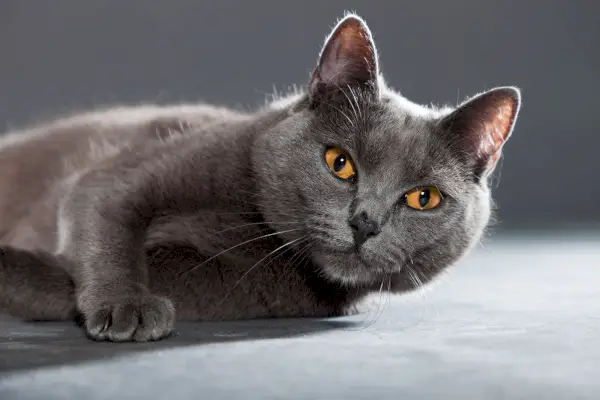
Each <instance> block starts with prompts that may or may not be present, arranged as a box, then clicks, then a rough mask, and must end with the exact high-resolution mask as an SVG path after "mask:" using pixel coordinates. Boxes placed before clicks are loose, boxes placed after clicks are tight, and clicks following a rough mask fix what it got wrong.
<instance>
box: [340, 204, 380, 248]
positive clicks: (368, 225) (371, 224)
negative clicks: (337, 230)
mask: <svg viewBox="0 0 600 400" xmlns="http://www.w3.org/2000/svg"><path fill="white" fill-rule="evenodd" d="M348 223H349V224H350V228H352V233H353V235H354V244H355V245H356V247H357V248H359V247H360V246H361V245H362V244H363V243H364V242H366V241H367V239H369V238H371V237H373V236H376V235H378V234H379V232H381V228H380V226H379V223H378V222H377V221H375V220H373V219H372V218H370V217H369V215H368V214H367V213H366V212H365V211H363V212H360V213H357V214H356V215H354V216H353V217H352V218H350V220H348Z"/></svg>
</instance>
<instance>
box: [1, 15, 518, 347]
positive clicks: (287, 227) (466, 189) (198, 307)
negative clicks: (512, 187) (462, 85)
mask: <svg viewBox="0 0 600 400" xmlns="http://www.w3.org/2000/svg"><path fill="white" fill-rule="evenodd" d="M520 104H521V94H520V90H519V89H518V88H516V87H510V86H506V87H497V88H494V89H491V90H488V91H486V92H484V93H480V94H478V95H475V96H473V97H471V98H470V99H468V100H466V101H465V102H463V103H462V104H460V105H458V106H456V107H441V108H437V107H433V106H431V107H425V106H420V105H417V104H414V103H412V102H410V101H409V100H407V99H405V98H404V97H402V96H401V95H400V94H398V93H397V92H395V91H394V90H392V89H391V88H389V87H388V86H387V85H386V83H385V81H384V79H383V77H382V75H381V72H380V67H379V60H378V56H377V50H376V47H375V44H374V42H373V39H372V35H371V32H370V30H369V28H368V26H367V24H366V23H365V21H364V20H363V19H362V18H361V17H359V16H358V15H355V14H346V15H345V16H344V17H343V18H342V19H340V20H339V21H338V22H337V24H336V25H335V27H334V28H333V30H332V32H331V33H330V34H329V36H328V37H327V39H326V41H325V44H324V46H323V47H322V50H321V52H320V55H319V57H318V62H317V65H316V67H315V68H314V70H313V73H312V75H311V76H310V80H309V83H308V85H307V86H306V89H305V90H302V91H298V92H295V93H292V94H290V95H289V96H287V97H285V98H282V99H277V100H275V101H273V102H272V103H270V104H268V105H266V106H265V107H263V108H260V109H259V110H257V111H256V112H239V111H235V110H231V109H227V108H222V107H216V106H211V105H185V104H184V105H177V106H156V105H140V106H136V107H122V108H108V109H102V110H95V111H90V112H88V113H80V114H75V115H73V116H70V117H63V118H58V119H56V120H54V121H52V122H48V123H45V124H39V125H38V126H34V127H32V128H29V129H25V130H22V131H18V132H13V133H9V134H7V135H6V136H5V137H4V138H3V139H2V142H1V144H0V215H1V220H0V238H1V245H0V309H2V310H3V311H4V312H5V313H8V314H11V315H13V316H17V317H20V318H23V319H25V320H31V321H40V320H70V319H74V318H77V317H78V316H80V317H81V318H82V326H83V328H84V330H85V332H86V334H87V335H88V337H89V338H91V339H93V340H97V341H115V342H121V341H150V340H158V339H162V338H165V337H167V336H169V334H170V333H171V331H172V329H173V325H174V322H175V320H176V319H177V320H192V321H207V320H231V319H251V318H273V317H332V316H340V315H345V314H347V313H350V312H352V310H353V309H354V308H355V306H356V305H357V304H359V302H360V301H361V300H362V299H364V298H365V296H367V295H369V294H370V293H373V292H379V291H386V292H390V293H402V292H406V291H410V290H413V289H415V288H417V287H419V286H420V285H423V284H426V283H427V282H430V281H431V280H432V279H434V278H435V277H436V276H437V275H439V274H440V272H441V271H444V270H445V269H446V268H448V267H449V266H451V265H453V264H455V262H456V261H457V260H458V259H460V258H461V257H463V256H465V255H466V254H468V253H469V251H470V250H471V248H472V247H473V245H474V244H475V243H477V242H478V241H479V240H480V238H481V237H482V235H483V234H484V231H485V229H486V227H487V226H488V224H489V221H490V215H491V213H492V211H491V210H492V204H493V202H492V199H491V196H490V187H489V186H490V185H489V181H490V176H491V174H492V172H493V171H494V168H495V166H496V164H497V160H498V158H499V156H500V154H501V150H502V148H503V145H504V143H505V142H506V141H507V140H508V138H509V137H510V135H511V133H512V131H513V129H514V125H515V122H516V120H517V116H518V113H519V109H520Z"/></svg>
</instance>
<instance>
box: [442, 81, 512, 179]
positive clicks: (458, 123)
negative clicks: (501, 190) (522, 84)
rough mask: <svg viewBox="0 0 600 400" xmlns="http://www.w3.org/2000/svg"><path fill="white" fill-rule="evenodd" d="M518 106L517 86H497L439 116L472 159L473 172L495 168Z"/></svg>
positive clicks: (445, 127)
mask: <svg viewBox="0 0 600 400" xmlns="http://www.w3.org/2000/svg"><path fill="white" fill-rule="evenodd" d="M520 107H521V92H520V90H519V89H518V88H515V87H499V88H495V89H491V90H489V91H487V92H485V93H482V94H479V95H477V96H474V97H472V98H471V99H469V100H467V101H465V102H464V103H462V104H461V105H460V106H458V107H457V108H456V109H455V110H454V111H453V112H452V113H451V114H450V115H448V116H447V117H445V118H444V119H443V120H442V125H443V128H444V131H445V132H446V134H449V135H451V136H452V138H451V140H453V141H455V142H456V144H457V145H458V147H459V148H460V150H461V151H463V152H464V153H466V154H467V155H468V156H469V157H470V158H471V159H473V160H474V162H475V169H476V170H475V174H476V175H478V176H483V175H487V174H489V173H491V172H492V171H493V170H494V167H495V166H496V162H497V161H498V158H499V157H500V154H501V151H502V146H503V145H504V143H506V141H507V140H508V138H509V137H510V135H511V133H512V131H513V128H514V126H515V123H516V121H517V116H518V114H519V108H520Z"/></svg>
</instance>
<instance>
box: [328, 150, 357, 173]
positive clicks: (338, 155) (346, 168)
mask: <svg viewBox="0 0 600 400" xmlns="http://www.w3.org/2000/svg"><path fill="white" fill-rule="evenodd" d="M325 164H327V167H328V168H329V170H330V171H331V173H332V174H333V175H335V176H337V177H338V178H340V179H343V180H345V181H353V180H354V179H355V178H356V168H355V167H354V162H353V161H352V158H351V157H350V155H349V154H348V152H346V151H345V150H344V149H342V148H341V147H328V148H327V149H326V150H325Z"/></svg>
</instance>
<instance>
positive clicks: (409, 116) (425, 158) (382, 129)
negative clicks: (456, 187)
mask: <svg viewBox="0 0 600 400" xmlns="http://www.w3.org/2000/svg"><path fill="white" fill-rule="evenodd" d="M367 110H368V111H367ZM363 111H364V112H365V115H366V116H367V121H366V123H365V124H363V126H362V128H363V129H359V130H357V131H356V132H355V134H354V137H353V143H352V151H353V152H354V153H355V156H356V157H357V160H356V162H357V164H358V165H359V168H360V169H362V172H363V173H364V174H366V175H370V176H375V177H377V180H379V181H384V182H386V183H387V184H389V185H391V186H396V185H399V184H420V183H423V182H435V183H438V184H450V185H452V184H453V183H452V181H456V180H462V179H461V175H462V174H461V168H460V165H458V164H457V163H456V162H455V160H456V158H455V157H454V155H453V153H452V151H451V149H450V146H448V143H447V142H446V141H445V140H444V138H443V137H442V135H441V134H440V132H439V130H438V125H439V124H438V121H439V118H440V117H441V116H442V115H444V111H441V110H437V109H433V108H426V107H421V106H418V105H415V104H413V103H409V102H407V101H403V100H402V99H398V98H395V97H392V98H389V99H384V100H383V101H381V102H380V103H378V104H372V105H370V106H369V107H368V108H365V110H363Z"/></svg>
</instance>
